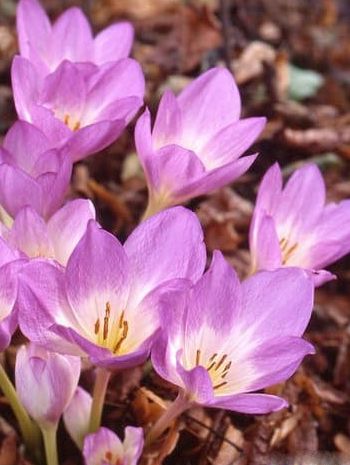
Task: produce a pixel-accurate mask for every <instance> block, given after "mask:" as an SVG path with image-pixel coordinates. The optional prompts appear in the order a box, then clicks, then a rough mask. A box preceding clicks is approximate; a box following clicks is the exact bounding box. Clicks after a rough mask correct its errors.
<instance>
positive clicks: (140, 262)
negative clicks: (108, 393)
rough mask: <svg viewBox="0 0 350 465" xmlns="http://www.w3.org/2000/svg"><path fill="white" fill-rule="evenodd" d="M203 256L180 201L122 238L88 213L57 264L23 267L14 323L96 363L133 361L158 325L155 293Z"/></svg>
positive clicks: (195, 274)
mask: <svg viewBox="0 0 350 465" xmlns="http://www.w3.org/2000/svg"><path fill="white" fill-rule="evenodd" d="M205 261H206V253H205V246H204V243H203V232H202V229H201V226H200V224H199V222H198V220H197V218H196V216H195V215H194V214H193V213H192V212H190V211H189V210H186V209H184V208H182V207H177V208H173V209H170V210H167V211H165V212H162V213H160V214H159V215H156V216H154V217H152V218H150V219H149V220H148V221H145V222H144V223H142V224H141V225H140V226H139V227H138V228H136V229H135V231H134V232H133V233H132V234H131V235H130V236H129V238H128V239H127V241H126V242H125V244H124V246H122V245H121V244H120V242H119V241H118V240H117V239H116V238H115V237H114V236H112V235H111V234H110V233H108V232H106V231H104V230H102V229H100V228H99V227H98V225H97V224H96V223H95V222H94V221H90V222H89V224H88V227H87V230H86V233H85V235H84V236H83V237H82V239H81V240H80V242H79V243H78V245H77V246H76V248H75V250H74V251H73V253H72V254H71V256H70V258H69V260H68V263H67V266H66V268H65V269H62V268H60V267H56V266H54V265H53V264H51V263H48V262H43V261H32V262H31V263H29V264H28V265H26V266H25V267H24V268H23V273H22V274H21V278H20V280H19V281H20V290H19V293H18V294H19V295H18V301H19V307H20V309H21V312H20V326H21V329H22V331H23V333H24V334H25V335H26V336H27V337H28V338H29V339H30V340H31V341H34V342H37V343H39V344H41V345H44V346H45V347H47V348H52V349H54V350H57V351H59V352H62V353H71V354H73V355H74V354H76V355H78V354H81V355H87V356H89V357H90V359H91V361H92V362H93V363H95V364H96V365H98V366H100V367H107V368H108V367H112V368H113V367H116V368H121V369H123V368H127V367H132V366H135V365H138V364H140V363H142V362H143V361H144V360H145V359H146V358H147V356H148V354H149V350H150V347H151V345H152V343H153V341H154V339H155V337H156V333H157V330H158V328H159V314H158V310H159V308H158V307H159V299H160V298H161V296H163V295H164V293H167V292H168V291H169V289H175V288H176V289H177V288H179V287H181V288H182V287H183V286H184V282H186V283H187V281H188V280H191V281H193V282H195V281H196V280H197V279H198V278H199V277H200V276H201V275H202V273H203V270H204V266H205ZM179 278H180V279H179ZM184 278H185V279H184ZM39 283H40V284H39ZM33 308H35V312H33Z"/></svg>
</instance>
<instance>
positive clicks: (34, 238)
mask: <svg viewBox="0 0 350 465" xmlns="http://www.w3.org/2000/svg"><path fill="white" fill-rule="evenodd" d="M0 169H1V167H0ZM91 219H95V209H94V206H93V204H92V203H91V202H90V201H89V200H83V199H78V200H72V201H71V202H68V203H66V205H64V206H63V207H62V208H61V209H60V210H58V211H57V212H56V213H55V214H54V215H53V216H52V217H51V218H50V219H49V220H48V221H47V222H45V221H44V219H43V218H42V217H41V216H39V215H38V213H37V212H36V211H35V210H34V209H33V208H31V207H24V208H22V210H20V211H19V213H18V214H17V216H16V217H15V220H14V222H13V224H12V227H11V228H10V229H8V228H6V227H5V226H2V231H1V236H2V237H3V238H4V239H5V240H6V241H7V242H8V244H10V245H11V246H12V247H14V248H15V249H17V250H19V251H21V252H23V253H24V254H25V256H27V257H29V258H38V257H41V258H48V259H54V260H56V261H57V262H58V263H60V264H61V265H63V266H65V265H66V264H67V261H68V259H69V257H70V255H71V253H72V251H73V249H74V248H75V246H76V245H77V243H78V242H79V241H80V239H81V237H82V236H83V235H84V233H85V230H86V227H87V224H88V222H89V220H91Z"/></svg>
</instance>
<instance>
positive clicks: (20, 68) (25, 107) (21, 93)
mask: <svg viewBox="0 0 350 465" xmlns="http://www.w3.org/2000/svg"><path fill="white" fill-rule="evenodd" d="M11 80H12V91H13V99H14V101H15V106H16V110H17V114H18V116H19V118H20V119H22V120H24V121H28V122H29V123H31V122H33V119H32V107H33V105H35V102H37V100H38V97H39V89H40V86H41V79H40V77H39V75H38V74H37V72H36V71H35V68H34V66H33V65H32V63H31V62H30V61H28V60H27V59H25V58H23V57H20V56H15V57H14V59H13V61H12V67H11Z"/></svg>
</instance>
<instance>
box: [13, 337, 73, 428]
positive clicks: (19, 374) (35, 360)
mask: <svg viewBox="0 0 350 465" xmlns="http://www.w3.org/2000/svg"><path fill="white" fill-rule="evenodd" d="M15 377H16V390H17V393H18V396H19V398H20V400H21V402H22V403H23V405H24V407H25V408H26V410H27V411H28V413H29V415H30V416H31V417H32V418H33V419H34V420H35V421H36V422H37V423H38V424H39V426H40V427H41V428H44V429H45V428H49V427H55V426H56V425H57V423H58V421H59V419H60V417H61V415H62V413H63V411H64V410H65V408H66V407H67V405H68V404H69V402H70V401H71V399H72V397H73V395H74V392H75V390H76V388H77V385H78V381H79V377H80V358H79V357H72V356H67V355H60V354H57V353H54V352H48V351H47V350H45V349H43V348H42V347H39V346H36V345H34V344H32V343H30V344H29V345H28V346H22V347H21V348H20V349H19V350H18V352H17V358H16V367H15Z"/></svg>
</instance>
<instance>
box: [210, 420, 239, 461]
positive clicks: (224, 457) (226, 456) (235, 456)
mask: <svg viewBox="0 0 350 465" xmlns="http://www.w3.org/2000/svg"><path fill="white" fill-rule="evenodd" d="M235 446H237V447H239V448H241V449H243V447H244V437H243V434H242V431H240V430H239V429H238V428H235V427H234V426H233V425H232V424H230V425H229V426H228V428H227V430H226V432H225V441H222V443H221V447H220V449H219V452H218V454H217V456H216V457H215V462H214V463H215V465H232V464H233V463H234V464H235V465H239V464H240V463H241V462H240V459H242V453H241V452H240V451H239V450H238V448H237V447H235Z"/></svg>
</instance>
